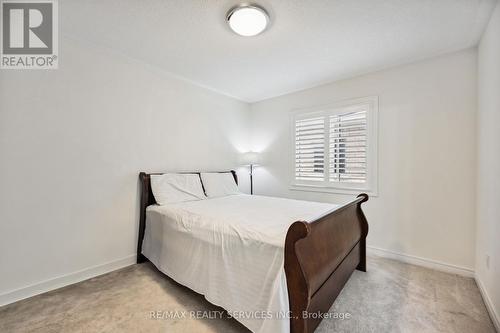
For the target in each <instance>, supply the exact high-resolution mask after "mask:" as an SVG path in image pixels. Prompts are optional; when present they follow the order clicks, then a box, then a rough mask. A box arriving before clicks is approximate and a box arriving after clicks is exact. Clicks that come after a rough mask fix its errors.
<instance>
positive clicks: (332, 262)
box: [137, 171, 368, 333]
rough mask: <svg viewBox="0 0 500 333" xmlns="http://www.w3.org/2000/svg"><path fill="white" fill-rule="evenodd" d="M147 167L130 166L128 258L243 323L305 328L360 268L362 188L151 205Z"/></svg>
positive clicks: (256, 327) (259, 328)
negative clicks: (334, 196) (132, 221)
mask: <svg viewBox="0 0 500 333" xmlns="http://www.w3.org/2000/svg"><path fill="white" fill-rule="evenodd" d="M230 172H231V173H232V175H233V177H234V181H235V182H236V183H237V182H238V179H237V176H236V173H235V172H234V171H230ZM151 175H152V174H147V173H140V176H139V177H140V184H141V202H140V223H139V237H138V244H137V262H138V263H142V262H145V261H151V262H152V263H153V264H154V265H155V266H156V267H157V268H158V269H159V270H160V271H161V272H163V273H165V274H166V275H168V276H169V277H171V278H172V279H174V280H175V281H177V282H178V283H180V284H182V285H185V286H187V287H189V288H191V289H192V290H194V291H195V292H198V293H200V294H203V295H204V296H205V298H206V299H207V300H208V301H210V302H211V303H213V304H216V305H219V306H221V307H223V308H224V309H226V310H227V311H228V313H229V315H231V316H233V317H234V318H235V319H236V320H238V321H240V322H241V323H242V324H243V325H245V326H246V327H248V328H249V329H250V330H251V331H253V332H293V333H296V332H313V331H314V330H315V328H316V327H317V326H318V325H319V323H320V322H321V318H322V316H320V315H318V314H321V313H327V312H328V310H329V309H330V307H331V305H332V304H333V302H334V301H335V299H336V297H337V296H338V294H339V293H340V291H341V290H342V288H343V286H344V285H345V283H346V282H347V280H348V279H349V277H350V275H351V274H352V272H353V271H354V270H355V269H358V270H361V271H366V236H367V233H368V224H367V221H366V218H365V215H364V214H363V211H362V209H361V204H362V203H363V202H366V201H367V200H368V196H367V195H366V194H360V195H359V196H358V197H357V198H356V199H354V200H352V201H350V202H348V203H346V204H344V205H340V206H339V205H332V204H326V203H315V202H307V201H300V200H291V199H282V198H271V197H263V196H251V195H245V194H240V195H231V196H227V197H223V198H213V199H207V200H199V201H196V202H186V203H179V204H172V205H166V206H158V205H156V204H155V203H156V201H155V198H154V196H153V194H152V191H151V182H150V176H151ZM294 221H295V222H294Z"/></svg>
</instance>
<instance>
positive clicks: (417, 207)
mask: <svg viewBox="0 0 500 333" xmlns="http://www.w3.org/2000/svg"><path fill="white" fill-rule="evenodd" d="M372 95H378V96H379V99H380V100H379V131H378V132H379V145H378V150H379V168H378V169H379V182H378V183H379V196H378V197H374V198H371V199H370V201H369V202H368V203H367V204H366V209H365V211H366V213H367V216H368V221H369V225H370V232H369V237H368V244H369V245H370V246H373V247H378V248H382V249H385V250H390V251H394V252H397V253H403V254H407V255H412V256H418V257H422V258H425V259H431V260H435V261H439V262H443V263H446V264H450V265H456V266H459V267H462V268H466V269H468V270H472V269H473V267H474V253H475V188H476V162H475V158H476V157H475V156H476V51H475V50H466V51H462V52H459V53H455V54H450V55H447V56H443V57H440V58H435V59H432V60H428V61H424V62H420V63H416V64H412V65H407V66H403V67H398V68H394V69H390V70H385V71H381V72H377V73H374V74H371V75H366V76H362V77H358V78H353V79H349V80H344V81H339V82H335V83H332V84H328V85H324V86H320V87H316V88H313V89H309V90H305V91H301V92H297V93H293V94H289V95H284V96H281V97H277V98H273V99H269V100H266V101H262V102H259V103H256V104H252V106H251V108H252V119H253V120H252V122H253V123H252V128H253V131H252V132H253V133H252V145H253V148H254V149H255V150H257V151H263V152H264V156H265V161H264V163H263V166H262V167H260V168H258V169H257V171H256V176H255V177H254V181H255V187H254V189H255V192H256V193H257V194H266V195H276V196H285V197H292V198H299V199H306V200H315V201H325V202H339V201H344V200H348V199H349V198H350V197H349V196H343V195H333V194H325V193H313V192H300V191H290V190H289V187H288V186H289V180H290V179H291V178H290V177H291V175H290V172H291V171H292V166H291V165H290V162H289V161H290V159H289V157H288V155H289V152H290V144H291V142H290V135H289V127H290V126H289V121H290V120H289V113H290V111H291V110H292V109H295V108H307V107H312V106H316V105H322V104H328V103H332V102H335V101H340V100H344V99H349V98H356V97H364V96H372Z"/></svg>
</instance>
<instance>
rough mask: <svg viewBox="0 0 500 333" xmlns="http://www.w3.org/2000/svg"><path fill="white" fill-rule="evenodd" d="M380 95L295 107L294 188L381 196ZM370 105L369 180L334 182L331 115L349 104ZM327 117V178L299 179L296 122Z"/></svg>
mask: <svg viewBox="0 0 500 333" xmlns="http://www.w3.org/2000/svg"><path fill="white" fill-rule="evenodd" d="M378 104H379V103H378V96H369V97H362V98H353V99H348V100H342V101H338V102H334V103H331V104H327V105H321V106H316V107H312V108H305V109H295V110H292V112H291V115H290V134H291V135H290V137H291V139H290V149H289V151H290V165H291V172H290V187H289V188H290V190H296V191H309V192H324V193H337V194H358V193H360V192H364V193H367V194H369V195H371V196H377V195H378ZM360 105H367V106H368V110H367V113H366V123H367V130H366V137H367V147H366V182H365V183H349V182H345V183H344V182H331V181H330V180H329V176H330V167H329V165H330V149H329V145H330V143H329V141H330V132H329V130H328V129H329V125H328V127H326V125H327V123H329V121H330V116H331V115H334V114H342V113H345V109H346V108H348V107H356V106H360ZM315 116H316V117H317V116H324V117H325V138H324V140H325V145H324V146H325V148H324V149H325V150H324V161H323V162H324V167H325V169H324V180H323V181H305V180H296V179H295V168H296V164H295V162H296V160H295V158H296V156H295V153H296V151H295V142H296V141H295V140H296V137H295V122H296V120H300V119H307V118H310V117H315Z"/></svg>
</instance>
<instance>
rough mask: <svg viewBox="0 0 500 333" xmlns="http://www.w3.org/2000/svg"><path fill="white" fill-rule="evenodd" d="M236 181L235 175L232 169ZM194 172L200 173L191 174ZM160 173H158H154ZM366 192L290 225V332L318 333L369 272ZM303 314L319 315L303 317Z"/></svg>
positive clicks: (146, 201)
mask: <svg viewBox="0 0 500 333" xmlns="http://www.w3.org/2000/svg"><path fill="white" fill-rule="evenodd" d="M230 172H231V173H232V175H233V177H234V180H235V182H236V183H238V178H237V175H236V172H235V171H230ZM190 173H194V174H196V172H190ZM156 174H160V173H156ZM150 175H151V174H147V173H144V172H141V173H140V175H139V179H140V186H141V198H140V221H139V237H138V243H137V263H142V262H145V261H147V260H148V259H147V258H146V257H145V256H144V255H143V254H142V253H141V252H142V243H143V239H144V233H145V228H146V208H147V207H148V206H149V205H153V204H155V203H156V201H155V198H154V196H153V193H152V191H151V183H150ZM367 200H368V195H367V194H360V195H358V196H357V198H356V199H354V200H352V201H350V202H348V203H347V204H345V205H343V206H340V207H337V208H335V209H333V210H331V211H329V212H327V213H326V214H324V215H322V216H321V217H319V218H317V219H316V220H314V221H312V222H304V221H297V222H294V223H293V224H291V226H290V227H289V229H288V232H287V235H286V240H285V255H284V266H285V267H284V269H285V274H286V283H287V288H288V297H289V307H290V311H291V318H290V330H291V332H292V333H302V332H314V330H315V328H316V327H317V326H318V325H319V323H320V322H321V320H322V316H318V315H317V314H318V313H327V312H328V310H329V309H330V307H331V306H332V304H333V302H334V301H335V299H336V298H337V296H338V294H339V293H340V291H341V290H342V288H343V287H344V285H345V283H346V282H347V280H348V279H349V277H350V276H351V274H352V272H353V271H354V270H356V269H357V270H360V271H366V236H367V234H368V223H367V220H366V217H365V215H364V213H363V211H362V209H361V204H362V203H364V202H366V201H367ZM305 313H309V314H315V315H308V316H304V314H305Z"/></svg>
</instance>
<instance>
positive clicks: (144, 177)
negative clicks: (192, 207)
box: [137, 170, 238, 264]
mask: <svg viewBox="0 0 500 333" xmlns="http://www.w3.org/2000/svg"><path fill="white" fill-rule="evenodd" d="M216 172H220V173H226V172H231V173H232V175H233V178H234V181H235V182H236V184H238V176H237V175H236V171H234V170H230V171H216ZM179 173H186V174H197V175H200V173H201V172H179ZM162 174H163V173H161V172H157V173H145V172H141V173H139V183H140V185H139V186H140V188H141V198H140V200H141V201H140V208H139V209H140V215H139V236H138V239H137V263H138V264H139V263H141V262H144V261H146V257H144V256H143V255H142V253H141V252H142V241H143V240H144V231H145V230H146V208H147V207H148V206H149V205H154V204H155V203H156V200H155V197H154V195H153V192H152V190H151V175H162ZM200 179H201V176H200ZM201 186H202V187H203V183H201ZM203 191H205V187H203Z"/></svg>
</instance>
